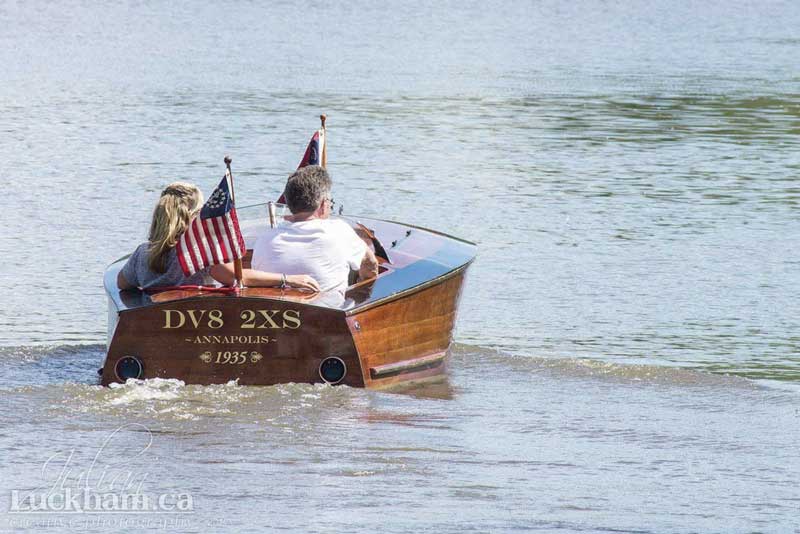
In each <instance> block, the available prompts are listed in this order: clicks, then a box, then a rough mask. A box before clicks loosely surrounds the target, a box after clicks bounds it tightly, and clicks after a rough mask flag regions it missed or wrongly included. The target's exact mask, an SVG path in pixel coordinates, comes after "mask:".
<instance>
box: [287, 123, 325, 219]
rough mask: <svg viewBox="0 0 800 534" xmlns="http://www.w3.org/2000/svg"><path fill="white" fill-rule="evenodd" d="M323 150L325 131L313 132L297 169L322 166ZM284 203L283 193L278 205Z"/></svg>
mask: <svg viewBox="0 0 800 534" xmlns="http://www.w3.org/2000/svg"><path fill="white" fill-rule="evenodd" d="M323 150H325V130H317V131H316V132H314V135H312V136H311V141H309V142H308V146H307V147H306V152H305V154H303V159H302V160H301V161H300V165H298V166H297V168H298V169H300V168H302V167H305V166H307V165H322V152H323ZM285 202H286V199H285V198H284V196H283V193H281V196H280V198H279V199H278V204H283V203H285Z"/></svg>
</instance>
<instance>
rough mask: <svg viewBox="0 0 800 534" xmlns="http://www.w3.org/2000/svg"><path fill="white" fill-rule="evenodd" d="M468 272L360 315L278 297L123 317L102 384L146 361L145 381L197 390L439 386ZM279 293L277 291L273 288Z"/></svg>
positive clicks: (261, 295) (198, 303) (213, 298)
mask: <svg viewBox="0 0 800 534" xmlns="http://www.w3.org/2000/svg"><path fill="white" fill-rule="evenodd" d="M465 274H466V266H465V267H464V268H462V269H458V270H456V271H453V272H450V273H448V274H447V275H445V276H441V277H440V278H438V279H435V280H432V281H430V282H429V283H427V284H424V285H422V286H420V287H417V288H414V289H413V290H410V291H406V292H402V293H399V294H396V295H393V296H391V297H389V298H386V299H383V300H380V301H377V302H374V303H372V304H370V305H369V306H368V307H365V308H362V309H358V308H357V309H354V310H350V311H345V310H340V309H334V308H326V307H321V306H315V305H313V304H309V303H305V302H303V301H302V299H294V300H287V299H286V298H285V296H278V295H275V298H270V296H269V295H270V293H269V292H268V291H263V290H262V291H261V292H257V291H250V292H248V291H247V290H245V291H244V292H243V293H242V294H241V295H239V296H233V295H220V294H205V295H203V296H199V295H198V296H195V297H190V298H185V295H180V296H178V297H180V298H178V297H176V298H175V299H174V300H170V299H165V300H164V301H163V302H155V303H153V304H151V305H148V306H144V307H136V308H131V309H127V310H124V311H121V312H119V314H118V322H117V325H116V328H115V330H114V334H113V337H112V339H111V343H110V345H109V349H108V354H107V357H106V362H105V364H104V366H103V368H102V377H101V382H102V384H103V385H109V384H112V383H115V382H123V381H125V375H124V373H122V375H123V376H120V373H119V368H118V362H120V360H122V359H125V358H130V357H134V358H136V359H137V360H138V361H139V362H141V376H140V378H143V379H148V378H174V379H179V380H182V381H184V382H185V383H187V384H220V383H227V382H230V381H238V383H239V384H242V385H272V384H279V383H288V382H296V383H324V382H329V381H328V380H326V379H325V378H324V377H323V374H322V373H321V370H320V366H321V365H322V363H323V361H325V360H326V359H328V358H337V359H339V360H340V361H341V362H342V363H343V364H344V367H345V369H346V371H345V373H344V376H343V378H342V379H341V380H340V381H337V382H336V383H337V384H344V385H348V386H352V387H366V388H371V389H383V388H391V387H395V386H399V385H408V384H409V383H414V382H419V381H429V380H437V379H440V378H442V377H443V376H444V373H445V371H446V358H447V351H448V348H449V346H450V343H451V341H452V336H453V328H454V325H455V319H456V312H457V309H458V302H459V299H460V295H461V289H462V286H463V281H464V276H465ZM273 292H274V290H273Z"/></svg>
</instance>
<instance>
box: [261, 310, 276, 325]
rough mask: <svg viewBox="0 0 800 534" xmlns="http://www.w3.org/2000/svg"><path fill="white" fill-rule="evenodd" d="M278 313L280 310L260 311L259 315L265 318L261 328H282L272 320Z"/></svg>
mask: <svg viewBox="0 0 800 534" xmlns="http://www.w3.org/2000/svg"><path fill="white" fill-rule="evenodd" d="M278 311H279V310H258V314H259V315H261V317H263V318H264V322H263V323H261V325H259V328H281V327H280V326H278V323H276V322H275V321H273V320H272V318H273V317H275V315H276V314H277V313H278ZM267 325H269V326H267Z"/></svg>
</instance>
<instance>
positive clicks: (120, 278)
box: [117, 270, 136, 289]
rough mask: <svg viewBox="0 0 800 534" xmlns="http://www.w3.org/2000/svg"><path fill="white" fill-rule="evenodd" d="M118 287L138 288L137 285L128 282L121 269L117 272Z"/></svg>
mask: <svg viewBox="0 0 800 534" xmlns="http://www.w3.org/2000/svg"><path fill="white" fill-rule="evenodd" d="M117 287H118V288H120V289H136V286H135V285H133V284H131V283H130V282H128V279H127V278H125V275H124V274H122V271H121V270H120V272H118V273H117Z"/></svg>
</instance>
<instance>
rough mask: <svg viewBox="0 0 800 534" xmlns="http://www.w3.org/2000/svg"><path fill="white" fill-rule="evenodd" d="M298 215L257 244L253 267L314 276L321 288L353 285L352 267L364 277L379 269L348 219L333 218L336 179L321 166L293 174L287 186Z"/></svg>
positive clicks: (288, 201)
mask: <svg viewBox="0 0 800 534" xmlns="http://www.w3.org/2000/svg"><path fill="white" fill-rule="evenodd" d="M284 197H285V199H286V204H287V206H288V207H289V211H291V213H292V215H291V216H290V217H288V218H287V222H283V223H281V224H279V225H278V226H277V227H275V228H269V229H267V231H266V232H265V233H264V234H263V235H262V236H260V237H259V238H258V240H257V241H256V244H255V246H254V247H253V260H252V267H253V269H257V270H259V271H268V272H276V273H284V274H286V275H301V274H302V275H308V276H311V277H312V278H313V279H315V280H316V281H317V283H318V284H319V287H320V290H321V291H336V292H339V293H340V294H341V295H342V296H343V295H344V292H345V290H346V289H347V281H348V276H349V274H350V269H353V270H356V269H357V270H358V275H359V279H360V280H365V279H367V278H374V277H375V276H377V274H378V261H377V260H376V259H375V254H374V253H373V252H372V250H370V249H369V247H367V245H366V244H365V243H364V241H362V240H361V238H359V237H358V236H357V235H356V233H355V231H353V229H352V228H351V227H350V225H349V224H347V223H346V222H344V221H342V220H339V219H330V218H329V217H330V214H331V208H332V201H331V178H330V176H329V175H328V172H327V171H326V170H325V169H323V168H322V167H320V166H318V165H309V166H306V167H302V168H300V169H298V170H297V172H295V173H294V174H292V175H291V176H290V177H289V181H288V182H287V183H286V190H285V191H284Z"/></svg>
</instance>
